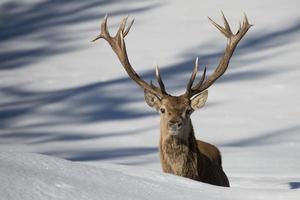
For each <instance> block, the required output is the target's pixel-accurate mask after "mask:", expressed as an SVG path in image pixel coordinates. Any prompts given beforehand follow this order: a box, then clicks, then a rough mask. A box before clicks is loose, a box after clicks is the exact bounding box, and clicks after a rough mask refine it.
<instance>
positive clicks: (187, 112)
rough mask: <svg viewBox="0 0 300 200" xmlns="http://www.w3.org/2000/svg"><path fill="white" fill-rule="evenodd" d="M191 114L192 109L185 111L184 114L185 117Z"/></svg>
mask: <svg viewBox="0 0 300 200" xmlns="http://www.w3.org/2000/svg"><path fill="white" fill-rule="evenodd" d="M192 112H193V109H191V108H187V109H186V111H185V113H186V114H187V115H189V114H191V113H192Z"/></svg>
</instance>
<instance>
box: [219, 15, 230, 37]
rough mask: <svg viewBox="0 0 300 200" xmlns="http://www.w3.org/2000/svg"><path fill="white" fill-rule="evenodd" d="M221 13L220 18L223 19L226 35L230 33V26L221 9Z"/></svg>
mask: <svg viewBox="0 0 300 200" xmlns="http://www.w3.org/2000/svg"><path fill="white" fill-rule="evenodd" d="M221 13H222V18H223V21H224V26H225V30H226V33H227V34H228V36H230V35H232V31H231V29H230V26H229V23H228V21H227V19H226V17H225V15H224V13H223V11H221Z"/></svg>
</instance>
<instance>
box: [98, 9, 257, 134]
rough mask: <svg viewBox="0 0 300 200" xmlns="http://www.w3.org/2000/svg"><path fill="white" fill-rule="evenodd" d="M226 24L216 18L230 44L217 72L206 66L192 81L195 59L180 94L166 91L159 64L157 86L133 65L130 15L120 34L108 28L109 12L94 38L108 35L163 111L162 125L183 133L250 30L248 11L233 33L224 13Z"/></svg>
mask: <svg viewBox="0 0 300 200" xmlns="http://www.w3.org/2000/svg"><path fill="white" fill-rule="evenodd" d="M222 16H223V20H224V27H222V26H220V25H218V24H217V23H215V22H214V21H213V20H211V19H210V18H209V19H210V20H211V22H212V23H213V25H214V26H215V27H216V28H217V29H219V31H220V32H221V33H222V34H223V35H224V36H225V37H226V38H227V45H226V49H225V51H224V55H223V57H222V58H221V60H220V62H219V65H218V66H217V68H216V69H215V70H214V72H213V73H212V74H211V75H210V76H208V77H207V78H206V68H204V70H203V74H202V77H201V79H200V81H199V82H198V83H197V84H195V85H194V84H193V83H194V80H195V78H196V74H197V71H198V58H197V59H196V62H195V67H194V70H193V73H192V75H191V77H190V80H189V82H188V84H187V88H186V92H185V93H184V94H182V95H180V96H172V95H170V94H168V93H167V92H166V89H165V86H164V83H163V81H162V79H161V76H160V72H159V68H158V67H157V68H156V78H157V82H158V84H159V87H158V86H155V85H153V84H152V83H150V84H149V83H147V82H146V81H144V80H143V79H141V78H140V77H139V75H138V74H137V73H136V72H135V70H134V69H133V68H132V66H131V64H130V62H129V60H128V57H127V51H126V46H125V41H124V38H125V36H126V35H127V34H128V32H129V30H130V28H131V26H132V24H133V22H134V21H133V20H132V22H131V23H130V24H129V26H128V27H127V28H126V22H127V18H128V17H126V18H124V19H123V21H122V23H121V25H120V27H119V30H118V32H117V34H116V35H115V36H114V37H112V36H111V35H110V34H109V32H108V30H107V15H106V16H105V18H104V21H103V22H102V24H101V33H100V35H99V36H98V37H96V38H95V39H94V40H93V41H96V40H98V39H100V38H103V39H105V40H106V41H107V42H108V43H109V44H110V46H111V47H112V49H113V51H114V52H115V53H116V55H117V56H118V58H119V60H120V62H121V64H122V65H123V67H124V68H125V70H126V72H127V73H128V75H129V76H130V78H131V79H132V80H134V81H135V82H136V83H137V84H138V85H139V86H140V87H141V88H142V89H143V90H144V95H145V101H146V102H147V104H148V105H149V106H150V107H152V108H154V109H155V110H157V111H158V112H160V114H161V128H165V129H166V130H167V131H165V132H167V133H168V134H169V135H179V136H180V135H182V133H184V132H186V131H188V130H186V129H188V128H189V127H191V126H190V123H191V121H190V115H191V114H192V113H193V111H195V110H197V109H199V108H201V107H203V106H204V104H205V102H206V100H207V95H208V92H207V88H209V87H210V86H211V85H212V84H213V83H214V82H215V81H216V80H217V79H218V78H219V77H221V76H222V75H223V74H224V72H225V71H226V69H227V67H228V64H229V61H230V58H231V56H232V54H233V52H234V50H235V48H236V46H237V44H238V43H239V41H240V40H241V39H242V38H243V36H244V35H245V34H246V33H247V31H248V29H249V28H250V27H251V25H250V24H249V23H248V19H247V17H246V15H245V17H244V21H243V23H242V24H240V27H239V29H238V31H237V33H236V34H234V33H232V31H231V29H230V26H229V24H228V22H227V20H226V18H225V16H224V15H223V13H222Z"/></svg>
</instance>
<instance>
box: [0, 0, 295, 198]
mask: <svg viewBox="0 0 300 200" xmlns="http://www.w3.org/2000/svg"><path fill="white" fill-rule="evenodd" d="M299 6H300V3H299V1H296V0H291V1H288V2H287V1H282V0H275V1H274V0H272V1H271V0H265V1H258V0H254V1H247V2H245V1H237V0H234V1H204V0H202V1H198V0H197V1H196V0H192V1H189V3H187V2H186V1H180V0H172V1H171V0H168V1H167V0H164V1H158V0H148V1H137V0H129V1H125V0H123V1H120V0H117V1H104V0H103V1H101V0H100V1H99V0H91V1H79V0H71V1H50V0H44V1H39V0H24V1H22V2H19V1H12V0H10V1H8V0H3V1H1V3H0V10H1V18H0V19H1V20H0V29H1V32H0V41H1V48H0V70H1V73H0V151H1V153H0V157H1V162H0V168H1V169H0V177H1V185H3V186H2V187H1V188H0V190H1V193H0V197H1V198H0V199H2V198H3V199H13V200H14V199H24V200H27V199H28V200H29V199H47V198H48V199H67V198H68V199H69V198H70V199H166V198H168V199H169V198H170V199H182V198H183V196H184V198H187V199H200V198H203V199H298V198H297V197H299V195H300V192H299V191H300V190H299V188H300V171H299V166H300V159H299V157H300V149H299V148H300V145H299V144H300V134H299V132H300V124H299V117H300V107H299V97H300V93H299V85H300V72H299V69H300V66H299V61H298V60H299V59H298V58H299V56H300V55H299V52H300V40H299V36H300V34H299V33H300V24H299V19H300V14H299V10H298V8H299ZM220 10H223V11H224V13H225V15H226V16H227V18H228V20H229V22H230V24H231V26H232V27H233V29H236V27H237V26H238V22H239V21H240V20H241V19H242V17H243V12H245V13H247V15H248V18H249V21H250V23H253V24H254V26H253V27H252V28H251V29H250V31H249V32H248V33H247V35H246V36H245V38H244V39H243V40H242V41H241V43H240V45H239V46H238V49H237V50H236V52H235V54H234V56H233V58H232V60H231V63H230V67H229V69H228V70H227V72H226V73H225V75H224V76H223V77H222V78H221V79H220V80H218V81H217V83H216V84H215V85H214V86H212V87H211V88H210V89H209V97H208V103H207V105H206V106H205V107H204V108H203V109H201V110H200V111H198V112H196V113H194V114H193V116H192V120H193V125H194V129H195V131H196V134H197V138H201V139H203V140H204V141H207V142H210V143H213V144H215V145H217V146H218V147H219V148H220V150H221V152H222V155H223V167H224V170H225V172H226V174H227V175H228V177H229V179H230V183H231V185H232V187H231V188H229V189H228V188H219V187H216V186H211V185H207V184H203V183H197V182H194V181H192V180H188V179H184V178H181V177H174V176H171V175H166V174H163V173H162V172H161V169H160V163H159V157H158V150H157V146H158V138H159V116H158V115H157V114H156V113H155V112H154V111H153V110H151V109H150V108H149V107H148V106H147V105H146V103H145V102H144V100H143V93H142V91H141V90H140V88H138V86H136V84H134V82H133V81H131V80H130V79H129V78H128V77H127V75H126V73H125V71H124V70H123V69H122V67H121V66H120V64H119V63H118V61H117V59H116V56H115V55H114V54H113V52H112V50H111V49H110V47H109V45H107V44H106V43H105V42H104V41H98V42H96V43H91V42H90V41H91V40H92V39H93V38H94V37H95V36H96V35H97V34H98V33H99V25H100V20H101V18H102V17H103V16H104V15H105V13H109V14H110V17H109V25H110V27H111V32H113V31H115V30H116V29H117V26H118V23H119V22H120V20H121V18H122V17H123V16H126V15H127V14H129V15H130V18H135V24H134V25H133V28H132V30H131V32H130V33H129V35H128V36H127V37H126V42H127V48H128V52H129V57H130V60H131V63H132V65H133V66H134V67H135V69H136V71H137V72H138V73H139V74H141V76H142V77H143V78H144V79H145V80H147V81H150V80H151V79H153V78H154V66H155V65H156V63H158V64H159V65H160V68H161V73H162V77H163V79H164V82H165V84H166V87H167V89H168V91H170V92H171V93H172V94H180V93H181V92H183V90H184V88H185V85H186V81H187V79H188V77H189V76H190V73H191V70H192V67H193V62H194V59H195V58H196V57H197V56H198V57H199V63H200V66H201V67H203V66H207V68H208V73H210V72H211V71H212V70H213V69H214V67H215V66H216V64H217V62H218V59H219V57H220V55H221V54H222V52H223V49H224V45H225V39H224V38H223V36H222V35H221V34H220V33H219V32H218V31H217V30H216V29H215V28H214V27H213V26H212V25H211V24H210V23H209V21H208V20H207V16H210V17H212V18H213V19H215V20H216V21H217V22H221V15H220ZM41 154H44V155H41ZM45 155H47V156H45ZM49 156H50V157H49ZM63 159H66V160H63ZM78 188H80V189H78Z"/></svg>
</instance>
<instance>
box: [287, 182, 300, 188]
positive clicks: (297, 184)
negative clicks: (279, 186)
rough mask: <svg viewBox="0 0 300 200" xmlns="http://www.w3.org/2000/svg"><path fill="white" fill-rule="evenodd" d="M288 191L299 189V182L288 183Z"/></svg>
mask: <svg viewBox="0 0 300 200" xmlns="http://www.w3.org/2000/svg"><path fill="white" fill-rule="evenodd" d="M289 185H290V189H299V188H300V182H289Z"/></svg>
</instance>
